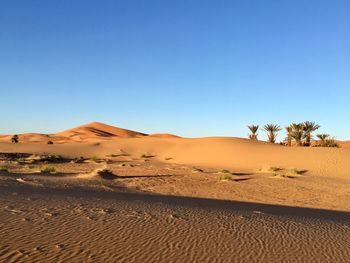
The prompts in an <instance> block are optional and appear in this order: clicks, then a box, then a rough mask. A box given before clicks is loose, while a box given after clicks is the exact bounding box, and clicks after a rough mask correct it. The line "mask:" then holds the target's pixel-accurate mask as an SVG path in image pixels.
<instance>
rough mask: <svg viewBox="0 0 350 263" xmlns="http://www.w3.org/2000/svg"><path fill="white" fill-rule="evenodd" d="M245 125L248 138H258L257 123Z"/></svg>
mask: <svg viewBox="0 0 350 263" xmlns="http://www.w3.org/2000/svg"><path fill="white" fill-rule="evenodd" d="M247 127H248V129H249V130H250V134H249V139H251V140H257V139H258V134H257V132H258V130H259V125H248V126H247Z"/></svg>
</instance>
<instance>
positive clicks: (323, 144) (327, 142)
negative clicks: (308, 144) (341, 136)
mask: <svg viewBox="0 0 350 263" xmlns="http://www.w3.org/2000/svg"><path fill="white" fill-rule="evenodd" d="M314 147H331V148H339V147H340V145H339V144H338V143H337V142H336V141H335V140H334V139H326V140H324V141H320V142H318V143H316V144H315V145H314Z"/></svg>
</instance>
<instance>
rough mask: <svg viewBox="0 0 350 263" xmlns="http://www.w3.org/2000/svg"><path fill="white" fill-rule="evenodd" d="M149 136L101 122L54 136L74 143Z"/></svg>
mask: <svg viewBox="0 0 350 263" xmlns="http://www.w3.org/2000/svg"><path fill="white" fill-rule="evenodd" d="M146 135H147V134H144V133H140V132H136V131H131V130H127V129H122V128H117V127H114V126H110V125H106V124H103V123H100V122H92V123H89V124H86V125H82V126H79V127H77V128H73V129H70V130H67V131H63V132H59V133H56V134H54V137H55V136H58V137H67V138H69V139H71V140H74V141H84V140H89V139H96V138H99V139H103V138H111V137H121V138H132V137H140V136H146Z"/></svg>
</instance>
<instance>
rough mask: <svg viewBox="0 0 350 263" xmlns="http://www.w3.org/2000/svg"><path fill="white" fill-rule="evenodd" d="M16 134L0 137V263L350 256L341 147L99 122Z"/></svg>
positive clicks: (349, 182)
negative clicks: (186, 134) (196, 135)
mask: <svg viewBox="0 0 350 263" xmlns="http://www.w3.org/2000/svg"><path fill="white" fill-rule="evenodd" d="M26 136H27V137H22V138H26V140H27V141H25V142H21V143H19V144H11V143H9V142H8V136H7V137H6V136H3V137H2V138H0V139H1V140H3V141H4V142H0V198H1V204H0V233H1V237H2V238H1V241H0V262H48V261H50V262H116V261H118V262H144V261H149V262H184V261H189V262H299V261H302V262H347V260H348V258H350V241H349V240H350V239H349V236H350V225H349V222H350V202H349V200H350V177H349V175H350V162H349V160H350V148H346V147H344V148H340V149H324V148H297V147H291V148H290V147H284V146H279V145H271V144H269V143H263V142H252V141H249V140H245V139H238V138H200V139H185V138H179V137H175V136H173V135H169V134H156V135H151V136H149V135H145V134H142V133H137V132H134V131H130V130H123V129H119V128H115V127H111V126H107V127H106V126H103V125H102V126H101V124H93V125H92V127H91V125H87V126H81V127H78V128H75V129H71V130H68V131H65V132H62V133H59V134H55V135H37V134H34V135H33V134H27V135H26ZM47 136H49V138H50V139H53V140H54V144H53V145H48V144H46V140H47V138H48V137H47ZM20 138H21V136H20ZM33 138H34V139H33ZM50 170H51V172H50Z"/></svg>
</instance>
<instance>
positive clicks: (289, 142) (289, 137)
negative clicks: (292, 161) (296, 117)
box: [285, 126, 293, 147]
mask: <svg viewBox="0 0 350 263" xmlns="http://www.w3.org/2000/svg"><path fill="white" fill-rule="evenodd" d="M285 129H286V132H287V136H286V144H287V146H289V147H290V146H292V140H293V137H292V132H293V128H292V126H288V127H286V128H285Z"/></svg>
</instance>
